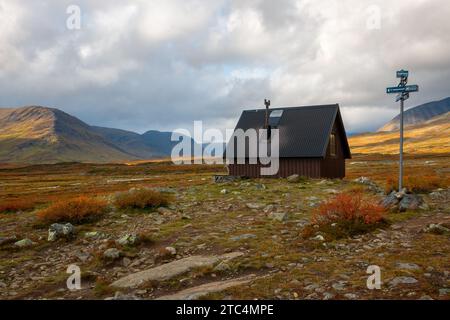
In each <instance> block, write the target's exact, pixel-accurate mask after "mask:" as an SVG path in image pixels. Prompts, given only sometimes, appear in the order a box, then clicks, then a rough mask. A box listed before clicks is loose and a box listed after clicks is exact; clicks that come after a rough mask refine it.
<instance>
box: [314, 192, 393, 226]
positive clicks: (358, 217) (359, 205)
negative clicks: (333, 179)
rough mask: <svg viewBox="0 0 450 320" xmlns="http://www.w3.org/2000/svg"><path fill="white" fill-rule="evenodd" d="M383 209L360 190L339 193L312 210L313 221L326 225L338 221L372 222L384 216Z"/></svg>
mask: <svg viewBox="0 0 450 320" xmlns="http://www.w3.org/2000/svg"><path fill="white" fill-rule="evenodd" d="M384 214H385V209H384V208H383V207H382V206H381V205H380V204H378V203H377V202H374V201H373V200H372V199H370V198H368V197H364V196H363V193H362V192H352V193H340V194H338V195H336V196H335V197H334V198H332V199H330V200H328V201H326V202H324V203H322V204H321V205H320V206H319V207H318V208H317V209H316V210H315V211H314V212H313V217H312V220H313V223H315V224H318V225H326V224H332V223H339V222H358V223H365V224H374V223H377V222H381V221H382V220H383V218H384Z"/></svg>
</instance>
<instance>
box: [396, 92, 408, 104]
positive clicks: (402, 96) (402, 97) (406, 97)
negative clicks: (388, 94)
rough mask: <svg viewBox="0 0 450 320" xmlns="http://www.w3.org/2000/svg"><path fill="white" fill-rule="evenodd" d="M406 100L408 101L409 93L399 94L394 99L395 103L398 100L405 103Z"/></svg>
mask: <svg viewBox="0 0 450 320" xmlns="http://www.w3.org/2000/svg"><path fill="white" fill-rule="evenodd" d="M407 99H409V93H399V94H398V95H397V97H395V102H399V101H400V100H403V101H405V100H407Z"/></svg>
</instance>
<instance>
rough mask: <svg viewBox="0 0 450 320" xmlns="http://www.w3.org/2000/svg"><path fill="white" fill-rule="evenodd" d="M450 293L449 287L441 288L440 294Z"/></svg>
mask: <svg viewBox="0 0 450 320" xmlns="http://www.w3.org/2000/svg"><path fill="white" fill-rule="evenodd" d="M449 294H450V289H449V288H442V289H439V295H440V296H446V295H449Z"/></svg>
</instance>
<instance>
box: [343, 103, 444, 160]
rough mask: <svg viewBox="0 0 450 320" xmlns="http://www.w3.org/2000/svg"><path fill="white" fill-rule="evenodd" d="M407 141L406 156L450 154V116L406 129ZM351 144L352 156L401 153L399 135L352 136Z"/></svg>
mask: <svg viewBox="0 0 450 320" xmlns="http://www.w3.org/2000/svg"><path fill="white" fill-rule="evenodd" d="M404 137H405V141H404V152H406V153H416V154H418V153H421V154H433V153H450V112H447V113H445V114H442V115H439V116H436V117H433V118H431V119H429V120H427V121H425V122H423V123H420V124H415V125H407V126H405V132H404ZM349 144H350V148H351V151H352V153H380V154H396V153H398V152H399V131H398V130H396V131H391V132H376V133H365V134H361V135H357V136H352V137H350V138H349Z"/></svg>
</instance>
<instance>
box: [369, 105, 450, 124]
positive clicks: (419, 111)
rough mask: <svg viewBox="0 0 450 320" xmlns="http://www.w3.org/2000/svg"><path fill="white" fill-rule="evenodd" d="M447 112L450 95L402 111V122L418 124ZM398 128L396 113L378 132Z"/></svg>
mask: <svg viewBox="0 0 450 320" xmlns="http://www.w3.org/2000/svg"><path fill="white" fill-rule="evenodd" d="M447 112H450V97H448V98H445V99H442V100H440V101H432V102H428V103H425V104H421V105H419V106H417V107H414V108H411V109H408V110H406V111H405V112H404V113H403V123H404V125H406V126H407V125H415V124H420V123H424V122H426V121H428V120H430V119H431V118H434V117H436V116H439V115H442V114H445V113H447ZM399 129H400V115H397V116H396V117H395V118H394V119H392V120H391V121H389V122H388V123H386V124H385V125H384V126H382V127H381V128H380V129H378V132H382V131H394V130H399Z"/></svg>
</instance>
